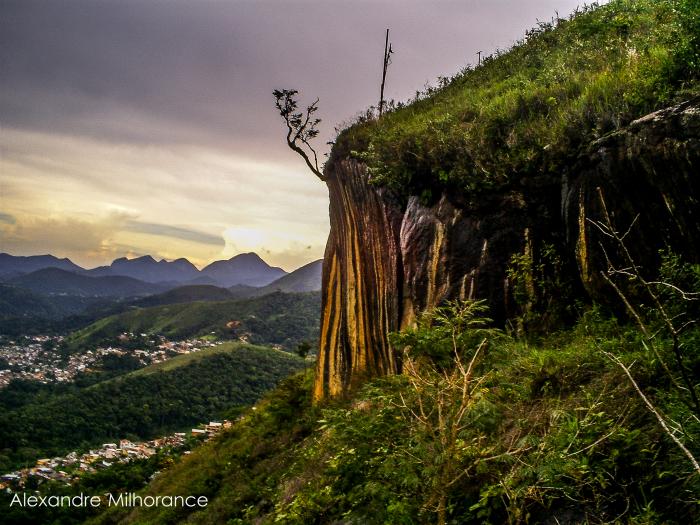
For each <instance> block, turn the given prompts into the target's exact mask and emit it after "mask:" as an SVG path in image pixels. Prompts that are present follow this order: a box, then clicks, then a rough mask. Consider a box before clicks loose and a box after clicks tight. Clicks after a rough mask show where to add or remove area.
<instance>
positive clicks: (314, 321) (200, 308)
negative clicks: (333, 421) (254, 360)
mask: <svg viewBox="0 0 700 525" xmlns="http://www.w3.org/2000/svg"><path fill="white" fill-rule="evenodd" d="M319 303H320V294H319V293H304V294H282V293H274V294H270V295H267V296H264V297H258V298H253V299H242V300H234V301H221V302H194V303H186V304H170V305H165V306H156V307H151V308H140V309H135V310H131V311H129V312H125V313H122V314H117V315H113V316H110V317H107V318H105V319H100V320H99V321H97V322H95V323H93V324H91V325H90V326H88V327H86V328H84V329H82V330H79V331H77V332H75V333H74V334H72V335H71V337H70V338H69V341H68V342H69V343H70V344H71V346H75V347H82V346H85V345H90V344H98V343H99V342H100V341H102V340H109V339H113V338H114V337H116V336H118V335H119V334H121V333H122V332H133V333H151V334H162V335H165V336H166V337H169V338H172V339H184V338H186V337H192V336H202V335H207V334H210V333H211V332H214V333H215V334H216V335H218V336H220V337H231V336H232V335H235V334H232V332H231V330H230V329H228V328H226V323H228V322H229V321H231V320H239V321H242V325H241V327H240V328H239V329H238V330H237V332H236V334H243V333H246V332H249V333H251V338H250V341H251V342H252V343H256V344H283V345H285V346H287V347H289V348H292V347H293V346H294V345H295V344H297V343H298V342H299V341H301V340H305V339H308V340H315V339H316V338H317V337H318V319H319V314H318V310H319V307H320V306H319Z"/></svg>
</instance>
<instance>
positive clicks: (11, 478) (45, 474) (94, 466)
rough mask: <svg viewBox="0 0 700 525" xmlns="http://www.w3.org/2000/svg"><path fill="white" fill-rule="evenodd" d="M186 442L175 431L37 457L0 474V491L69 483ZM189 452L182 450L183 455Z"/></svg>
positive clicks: (209, 428) (202, 431) (202, 434)
mask: <svg viewBox="0 0 700 525" xmlns="http://www.w3.org/2000/svg"><path fill="white" fill-rule="evenodd" d="M231 424H232V423H231V422H230V421H228V420H223V421H221V422H218V421H211V422H210V423H209V424H207V425H201V426H199V427H197V428H193V429H192V432H191V436H192V437H199V438H204V439H205V440H209V439H211V438H212V437H213V436H215V435H216V434H218V433H219V432H220V431H221V430H222V429H224V428H229V427H230V426H231ZM186 441H187V433H185V432H176V433H174V434H172V435H169V436H165V437H161V438H157V439H153V440H151V441H145V442H142V443H132V442H131V441H129V440H128V439H122V440H120V441H119V443H104V444H103V445H102V446H101V447H99V448H97V449H94V450H89V451H88V452H86V453H84V454H78V453H77V452H71V453H70V454H68V455H67V456H64V457H55V458H47V459H39V460H37V462H36V464H35V465H34V466H33V467H30V468H24V469H21V470H17V471H15V472H10V473H8V474H4V475H3V476H0V490H6V491H9V492H13V491H18V490H23V489H24V488H25V486H26V485H27V482H28V481H30V480H33V481H36V482H38V483H42V482H44V481H49V480H53V481H58V482H61V483H65V484H67V485H71V484H73V483H74V482H76V481H77V480H78V479H80V477H81V476H82V475H83V474H85V473H90V472H95V471H97V470H99V469H105V468H109V467H111V466H112V465H115V464H117V463H129V462H130V461H133V460H135V459H147V458H149V457H151V456H153V455H154V454H156V453H157V452H158V451H160V450H162V449H164V448H168V447H169V448H170V449H178V448H181V447H183V446H184V445H185V444H186ZM188 453H189V451H186V452H185V454H188Z"/></svg>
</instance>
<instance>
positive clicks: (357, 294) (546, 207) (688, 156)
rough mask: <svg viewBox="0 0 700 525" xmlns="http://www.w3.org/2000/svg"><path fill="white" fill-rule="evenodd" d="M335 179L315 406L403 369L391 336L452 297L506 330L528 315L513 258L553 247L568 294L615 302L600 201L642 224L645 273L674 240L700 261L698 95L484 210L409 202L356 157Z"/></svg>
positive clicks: (492, 198) (338, 165)
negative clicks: (380, 183) (518, 296)
mask: <svg viewBox="0 0 700 525" xmlns="http://www.w3.org/2000/svg"><path fill="white" fill-rule="evenodd" d="M331 158H333V157H331ZM324 175H325V177H326V181H327V184H328V188H329V194H330V218H331V232H330V236H329V239H328V245H327V247H326V255H325V262H324V267H323V303H322V318H321V341H320V349H319V360H318V373H317V376H316V377H317V379H316V385H315V388H314V397H315V398H316V399H321V398H324V397H328V396H331V397H333V396H338V395H341V394H343V393H344V392H346V391H347V390H348V389H351V388H352V387H353V386H354V385H355V384H357V383H359V382H361V381H362V380H363V379H365V378H367V377H370V376H377V375H385V374H391V373H397V372H399V371H400V361H399V359H398V356H397V355H395V353H394V352H393V351H392V349H391V347H390V345H389V343H388V340H387V333H388V332H391V331H396V330H399V329H402V328H405V327H408V326H411V325H412V324H413V323H415V320H416V318H417V316H418V315H420V313H421V312H423V311H425V310H427V309H429V308H431V307H434V306H436V305H438V304H440V303H441V302H443V301H445V300H449V299H457V298H461V299H466V298H471V299H485V300H487V302H488V304H489V307H490V312H491V316H492V317H494V318H495V319H497V320H499V321H501V322H503V321H505V320H507V319H508V318H511V317H512V316H514V315H515V314H517V313H519V312H521V311H522V308H523V306H522V304H520V305H516V304H515V302H514V283H513V282H512V278H511V277H509V275H511V274H509V272H508V269H509V267H512V264H513V263H512V260H513V257H514V256H525V257H526V258H527V259H528V260H530V261H534V262H537V261H542V260H544V259H543V258H544V256H545V255H544V254H545V252H546V254H547V255H546V256H547V257H550V258H552V259H553V260H556V261H557V267H556V272H557V276H558V277H559V278H561V279H562V280H566V281H568V282H569V283H570V286H569V287H567V288H566V290H567V293H568V294H571V295H573V296H572V297H559V298H558V299H560V300H565V301H573V300H574V299H583V300H591V299H594V300H597V301H609V300H610V298H611V293H610V291H609V290H607V289H606V287H605V283H604V282H603V280H602V278H601V277H600V271H601V270H602V269H604V268H605V267H606V266H605V265H606V261H605V257H604V253H603V246H605V244H602V245H601V242H603V243H604V242H605V239H601V237H602V236H601V235H600V234H599V233H598V231H597V229H596V228H595V226H594V225H593V224H592V222H591V221H596V220H601V217H602V204H601V196H602V197H603V199H604V202H605V204H606V206H607V209H608V210H609V212H610V217H611V220H612V222H613V223H614V225H615V227H616V228H617V229H619V230H622V231H625V230H626V229H627V228H628V227H629V226H630V225H631V224H632V223H633V222H634V226H633V228H632V229H631V231H630V234H629V237H628V239H629V245H630V247H631V250H632V252H633V256H634V257H635V260H636V261H638V262H639V264H641V265H642V266H644V267H645V268H652V269H653V268H656V267H657V266H658V250H659V249H660V248H663V247H664V246H668V247H670V248H671V249H675V250H676V251H679V252H683V253H684V254H689V255H690V256H691V257H695V259H694V260H695V261H696V262H697V261H698V255H699V254H700V217H699V215H700V206H698V200H699V199H700V101H698V100H694V101H689V102H686V103H683V104H680V105H678V106H674V107H672V108H668V109H665V110H662V111H659V112H656V113H653V114H651V115H648V116H646V117H644V118H642V119H639V120H637V121H635V122H633V123H631V124H630V125H629V126H628V127H627V128H625V129H622V130H620V131H617V132H615V133H613V134H611V135H609V136H607V137H604V138H603V139H600V140H598V141H596V142H595V143H593V144H591V145H590V147H589V148H588V149H587V150H586V151H584V152H583V153H582V154H581V155H580V156H579V158H578V159H577V160H576V161H574V162H572V163H570V165H569V167H568V168H567V170H566V171H565V172H564V173H559V174H556V175H542V176H536V177H532V176H531V177H529V178H527V177H522V178H521V179H520V181H519V183H518V184H517V185H512V186H511V187H510V188H509V189H508V190H507V191H505V190H504V191H502V192H500V193H494V194H491V195H486V196H484V197H483V198H480V199H479V202H478V204H474V203H471V204H465V203H464V202H460V201H458V200H457V198H455V197H454V196H451V195H446V194H443V195H442V196H441V197H440V198H439V199H438V200H437V202H433V203H421V202H420V200H419V198H418V197H409V198H408V200H407V202H402V201H400V200H398V199H397V198H396V197H394V196H392V195H391V194H390V193H389V192H388V191H387V190H385V189H382V188H379V187H377V186H374V185H372V184H371V183H370V182H369V177H368V174H367V170H366V167H365V166H364V165H363V164H361V163H359V162H357V161H355V160H351V159H340V160H337V159H336V160H334V161H333V162H331V163H329V164H328V165H327V166H326V170H325V174H324ZM635 218H636V219H635ZM607 249H608V247H606V250H607ZM608 253H611V252H610V251H609V250H608ZM526 277H527V276H526ZM530 277H532V276H530ZM527 280H528V279H527V278H526V279H525V281H526V284H527ZM526 288H527V291H528V293H530V294H531V295H532V297H531V301H532V304H535V303H536V300H537V297H536V295H537V293H538V292H537V291H536V290H535V288H534V286H532V283H529V285H528V286H526ZM559 292H561V290H559ZM549 293H550V294H551V293H555V294H556V293H557V291H549Z"/></svg>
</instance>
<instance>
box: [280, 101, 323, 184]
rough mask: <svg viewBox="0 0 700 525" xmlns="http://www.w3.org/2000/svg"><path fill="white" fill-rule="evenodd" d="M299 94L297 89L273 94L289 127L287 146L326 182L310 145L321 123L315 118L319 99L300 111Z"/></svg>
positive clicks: (316, 156)
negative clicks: (297, 96) (297, 97)
mask: <svg viewBox="0 0 700 525" xmlns="http://www.w3.org/2000/svg"><path fill="white" fill-rule="evenodd" d="M298 93H299V92H298V91H297V90H296V89H282V90H279V89H275V90H274V91H273V92H272V94H273V95H274V96H275V107H276V108H277V109H278V110H279V112H280V116H281V117H282V118H283V119H284V122H285V124H286V125H287V146H289V147H290V148H291V149H292V150H293V151H295V152H296V153H298V154H299V155H301V157H302V158H303V159H304V161H305V162H306V165H307V166H308V167H309V169H310V170H311V171H312V172H313V174H314V175H316V176H317V177H318V178H319V179H321V180H322V181H324V182H325V180H326V178H325V177H324V176H323V173H322V171H321V170H320V169H319V167H318V155H317V154H316V150H315V149H314V148H313V146H311V144H310V141H311V140H312V139H314V138H316V137H317V136H318V133H319V131H318V129H316V126H317V125H318V124H319V123H320V122H321V119H320V118H315V117H314V113H316V111H317V110H318V105H317V104H318V99H316V100H315V101H314V102H313V103H312V104H311V105H310V106H308V107H307V108H306V111H305V112H303V111H298V103H297V101H296V98H295V97H296V95H297V94H298Z"/></svg>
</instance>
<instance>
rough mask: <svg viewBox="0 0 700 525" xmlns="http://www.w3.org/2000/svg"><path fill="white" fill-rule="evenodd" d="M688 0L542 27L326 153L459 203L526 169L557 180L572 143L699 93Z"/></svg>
mask: <svg viewBox="0 0 700 525" xmlns="http://www.w3.org/2000/svg"><path fill="white" fill-rule="evenodd" d="M698 20H700V6H699V5H698V3H697V2H696V1H695V0H612V1H611V2H610V3H609V4H607V5H604V6H602V7H599V8H597V9H593V10H586V11H584V12H583V13H579V14H578V15H577V16H575V17H573V18H572V19H571V20H561V21H559V23H558V24H553V25H552V24H542V25H541V26H540V27H539V28H538V29H535V30H533V31H531V32H530V33H529V34H528V36H527V37H526V38H525V39H524V41H523V42H521V43H520V44H518V45H516V46H515V47H514V48H513V49H511V50H510V51H508V52H507V53H501V54H497V55H495V56H493V57H488V58H487V59H486V60H485V61H484V62H483V63H482V66H481V67H478V68H476V69H473V70H466V71H464V72H462V73H460V74H458V75H456V76H455V77H453V78H451V79H443V81H442V82H441V84H442V86H443V87H442V88H441V89H430V90H428V93H427V94H423V95H422V98H421V99H420V100H417V101H414V102H413V103H411V104H410V105H408V106H405V107H401V108H399V109H396V110H395V111H392V112H389V113H387V114H385V116H384V117H383V118H382V119H381V120H380V121H376V120H374V119H370V120H368V121H365V122H360V123H358V124H357V125H355V126H353V127H351V128H349V129H347V130H345V131H344V132H342V133H341V134H340V136H339V137H338V139H337V144H336V147H335V151H334V156H335V157H336V158H337V157H343V156H346V155H348V154H349V155H353V156H357V157H359V158H361V159H363V160H365V161H366V162H367V163H368V164H369V166H370V170H371V172H372V173H373V176H374V181H375V182H377V183H380V184H387V185H389V186H391V187H393V188H395V189H396V190H397V191H398V192H399V193H401V194H404V195H406V194H418V195H420V194H421V193H423V192H425V193H426V196H428V195H429V194H430V193H431V192H433V193H434V192H435V190H436V189H439V188H440V187H450V188H453V189H455V190H461V191H464V192H465V193H466V194H467V197H472V198H473V197H474V196H475V195H476V194H477V193H478V192H480V191H483V190H488V189H492V188H501V187H503V186H504V185H505V186H508V185H510V184H513V183H517V182H518V181H519V180H520V179H521V178H523V177H524V176H526V175H528V174H533V173H539V174H548V173H549V174H552V175H553V176H555V177H559V176H561V173H562V172H563V169H564V168H565V167H566V165H567V163H568V162H569V161H571V160H572V159H575V158H576V156H577V154H578V152H579V151H580V148H581V147H582V146H585V145H587V144H589V143H590V141H591V140H594V139H596V138H599V137H601V136H603V135H605V134H606V133H608V132H610V131H613V130H615V129H617V128H619V127H621V126H624V125H626V124H627V123H629V122H630V121H631V120H633V119H635V118H638V117H640V116H642V115H645V114H647V113H649V112H651V111H653V110H655V109H658V108H661V107H665V106H666V105H669V104H671V103H672V102H674V101H678V100H683V99H687V98H690V97H692V96H697V95H698V94H700V84H699V83H698V79H700V73H699V71H700V60H699V59H698V56H699V53H700V36H699V35H700V22H698Z"/></svg>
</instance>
